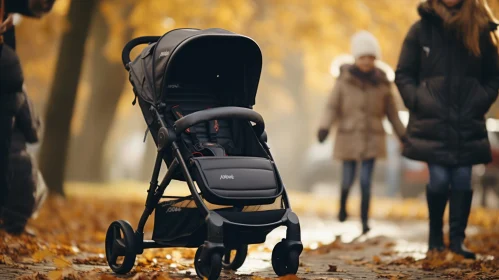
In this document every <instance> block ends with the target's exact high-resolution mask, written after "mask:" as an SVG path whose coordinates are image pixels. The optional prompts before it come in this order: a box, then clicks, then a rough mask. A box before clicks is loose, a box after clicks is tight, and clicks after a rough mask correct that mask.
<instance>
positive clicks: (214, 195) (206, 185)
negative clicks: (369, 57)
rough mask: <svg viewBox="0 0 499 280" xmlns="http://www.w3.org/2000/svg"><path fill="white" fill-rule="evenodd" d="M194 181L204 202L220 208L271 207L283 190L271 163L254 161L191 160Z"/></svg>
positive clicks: (216, 158) (263, 160)
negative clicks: (240, 206)
mask: <svg viewBox="0 0 499 280" xmlns="http://www.w3.org/2000/svg"><path fill="white" fill-rule="evenodd" d="M193 163H194V166H195V168H194V169H195V170H194V174H195V176H194V178H195V180H196V183H197V185H198V186H199V188H200V190H201V192H202V193H203V196H204V198H205V199H206V200H207V201H208V202H211V203H214V204H219V205H259V204H271V203H273V202H274V201H275V199H276V198H277V197H278V196H280V195H281V193H282V187H281V184H279V181H278V176H276V170H275V167H274V164H273V163H272V161H270V160H268V159H265V158H257V157H199V158H194V159H193Z"/></svg>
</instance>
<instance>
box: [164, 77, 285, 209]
mask: <svg viewBox="0 0 499 280" xmlns="http://www.w3.org/2000/svg"><path fill="white" fill-rule="evenodd" d="M184 100H187V102H184ZM193 100H194V101H195V102H193ZM216 107H219V102H218V99H217V98H216V97H215V95H214V94H211V93H210V91H209V90H206V89H201V88H199V87H192V86H185V85H180V84H175V90H172V91H170V98H169V100H168V103H167V105H166V109H165V114H164V118H165V119H166V121H167V123H168V124H170V125H172V126H173V125H174V122H175V121H176V120H178V119H180V118H182V117H184V116H186V115H189V114H192V113H195V112H198V111H202V110H206V109H209V108H216ZM236 125H237V126H241V125H242V126H244V125H247V123H244V124H241V123H237V124H236ZM232 126H233V125H231V121H230V120H227V119H219V120H218V119H216V120H210V121H206V122H201V123H199V124H196V125H194V126H191V127H189V128H188V129H186V130H185V131H184V132H183V133H182V134H181V135H180V138H181V140H182V143H183V144H184V152H183V153H184V154H185V155H186V158H191V159H192V161H191V164H192V169H193V174H194V176H193V177H194V180H195V181H196V183H197V185H198V187H199V188H200V189H201V192H202V194H203V197H204V198H205V199H206V200H207V201H209V202H211V203H214V204H219V205H235V204H239V205H242V206H246V205H259V204H271V203H273V202H274V201H275V199H276V197H277V196H279V195H280V193H281V188H280V187H279V185H280V184H279V181H278V179H277V176H276V170H275V167H274V165H273V163H272V162H271V160H269V159H268V158H262V157H256V156H243V153H241V149H237V146H238V145H237V144H241V145H245V144H247V143H248V142H249V141H244V142H243V141H239V142H241V143H235V141H234V134H235V133H234V132H235V131H237V128H236V127H234V129H233V128H232Z"/></svg>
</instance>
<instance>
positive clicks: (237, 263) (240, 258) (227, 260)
mask: <svg viewBox="0 0 499 280" xmlns="http://www.w3.org/2000/svg"><path fill="white" fill-rule="evenodd" d="M234 251H235V253H232V252H234ZM247 255H248V245H246V244H243V245H240V246H239V247H238V248H236V249H235V250H227V251H226V252H225V256H224V260H223V263H222V266H223V268H224V269H227V270H237V269H239V268H240V267H241V266H242V265H243V264H244V261H245V260H246V256H247Z"/></svg>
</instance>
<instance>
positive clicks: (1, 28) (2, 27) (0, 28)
mask: <svg viewBox="0 0 499 280" xmlns="http://www.w3.org/2000/svg"><path fill="white" fill-rule="evenodd" d="M13 25H14V15H13V14H9V16H8V17H7V18H6V19H5V20H4V21H3V22H1V20H0V34H3V33H5V32H6V31H7V30H9V29H10V28H11V27H12V26H13Z"/></svg>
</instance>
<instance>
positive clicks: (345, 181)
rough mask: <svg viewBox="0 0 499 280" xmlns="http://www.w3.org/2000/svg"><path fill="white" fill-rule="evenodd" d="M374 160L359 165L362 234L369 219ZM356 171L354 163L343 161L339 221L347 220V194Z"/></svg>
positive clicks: (364, 161) (366, 229) (367, 229)
mask: <svg viewBox="0 0 499 280" xmlns="http://www.w3.org/2000/svg"><path fill="white" fill-rule="evenodd" d="M374 163H375V160H374V159H367V160H363V161H362V163H361V171H360V187H361V207H360V210H361V211H360V212H361V215H360V216H361V220H362V232H363V233H366V232H368V231H369V226H368V219H369V203H370V200H371V181H372V172H373V170H374ZM356 170H357V162H356V161H349V160H348V161H344V162H343V177H342V183H341V198H340V211H339V214H338V218H339V220H340V221H345V220H346V218H347V216H348V215H347V212H346V204H347V200H348V194H349V192H350V189H351V188H352V185H353V182H354V181H355V174H356Z"/></svg>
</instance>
